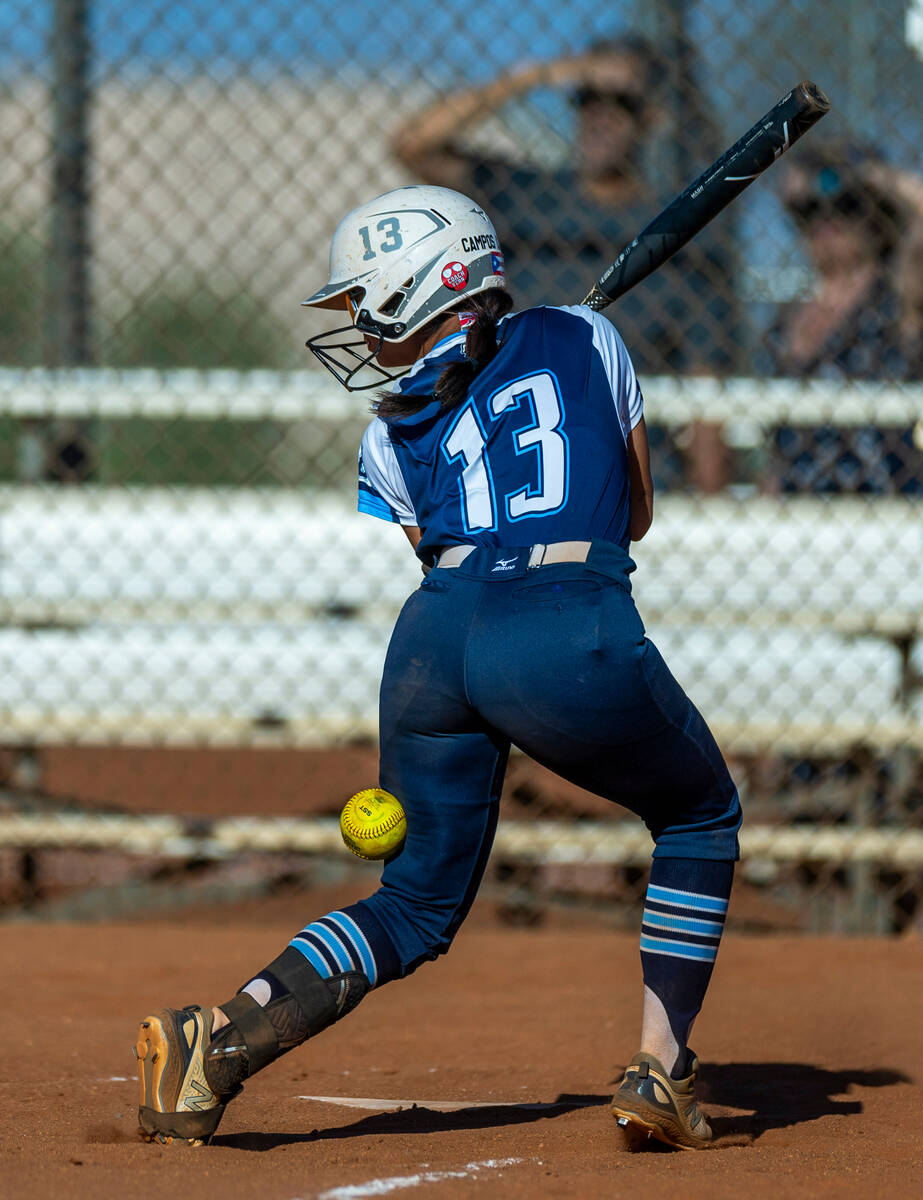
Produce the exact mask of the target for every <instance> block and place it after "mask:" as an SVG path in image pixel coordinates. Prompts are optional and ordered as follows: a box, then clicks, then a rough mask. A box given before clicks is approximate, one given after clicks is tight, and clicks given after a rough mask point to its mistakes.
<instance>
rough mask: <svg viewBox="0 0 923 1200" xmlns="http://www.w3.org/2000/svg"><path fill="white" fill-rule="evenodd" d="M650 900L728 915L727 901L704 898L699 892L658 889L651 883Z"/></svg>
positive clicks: (648, 894) (711, 897) (649, 886)
mask: <svg viewBox="0 0 923 1200" xmlns="http://www.w3.org/2000/svg"><path fill="white" fill-rule="evenodd" d="M647 898H648V900H658V901H659V902H660V903H661V904H675V905H676V906H677V907H678V908H701V909H702V910H704V911H705V912H713V913H722V914H724V913H726V912H727V910H728V902H727V900H722V899H720V898H719V897H718V896H703V895H701V894H700V893H699V892H681V891H678V890H677V889H676V888H665V887H658V886H657V885H656V884H654V883H651V884H649V885H648V888H647Z"/></svg>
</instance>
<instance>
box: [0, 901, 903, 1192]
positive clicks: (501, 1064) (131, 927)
mask: <svg viewBox="0 0 923 1200" xmlns="http://www.w3.org/2000/svg"><path fill="white" fill-rule="evenodd" d="M312 912H313V908H312ZM302 915H304V914H302V913H300V912H299V913H298V914H297V915H295V916H294V918H293V920H287V921H280V920H279V917H278V914H277V913H271V914H264V915H263V916H262V918H261V917H259V915H258V914H254V918H255V919H253V920H251V921H248V922H247V923H245V924H239V925H238V926H237V927H236V928H234V927H230V926H231V924H232V923H231V922H219V921H217V920H215V919H214V918H212V919H211V920H206V919H203V920H201V921H200V920H198V919H196V920H192V919H190V920H188V921H186V922H185V923H176V924H174V925H167V924H163V923H159V924H147V925H143V924H127V923H125V924H110V925H27V924H22V925H7V926H6V927H5V928H4V930H3V962H2V968H3V969H2V974H0V1012H2V1016H3V1024H2V1029H3V1044H2V1049H0V1080H2V1097H3V1111H4V1114H5V1120H4V1121H3V1125H2V1133H0V1159H2V1167H0V1171H2V1179H3V1183H2V1188H0V1191H2V1193H3V1195H4V1196H10V1197H14V1196H15V1197H30V1198H31V1197H36V1198H37V1197H43V1198H44V1197H47V1196H52V1195H55V1196H68V1197H84V1196H87V1197H90V1196H92V1197H93V1198H94V1200H109V1198H110V1197H125V1196H130V1197H148V1196H150V1197H158V1198H162V1200H163V1198H167V1197H173V1196H195V1197H197V1200H211V1198H214V1200H228V1197H237V1196H257V1197H260V1200H295V1198H296V1197H298V1198H303V1200H307V1198H308V1197H314V1198H319V1197H324V1198H325V1200H352V1198H354V1197H362V1196H381V1195H394V1196H402V1195H413V1196H417V1197H423V1196H426V1197H429V1196H438V1197H446V1200H452V1198H453V1197H466V1196H478V1197H487V1196H496V1197H504V1198H506V1197H511V1198H514V1200H516V1198H520V1197H521V1198H525V1197H530V1198H531V1197H579V1198H581V1200H582V1198H584V1197H597V1196H600V1197H605V1196H616V1195H621V1194H623V1193H624V1192H625V1191H626V1189H628V1188H632V1187H634V1188H644V1192H643V1194H644V1195H645V1196H650V1197H661V1196H673V1195H682V1196H687V1197H688V1196H708V1197H710V1198H714V1200H724V1198H730V1197H732V1196H733V1197H735V1198H736V1197H740V1196H741V1195H745V1196H746V1197H747V1200H753V1198H755V1197H770V1196H772V1197H774V1198H776V1197H779V1196H785V1197H788V1196H791V1197H799V1198H801V1197H815V1196H817V1197H828V1196H837V1197H839V1196H843V1197H847V1196H848V1197H859V1196H861V1197H870V1196H888V1197H889V1198H892V1197H901V1198H902V1200H903V1198H908V1197H918V1196H923V1150H921V1147H923V1091H921V1087H920V1084H921V1080H923V1021H921V1017H920V1013H921V1009H920V996H921V995H923V942H921V941H920V939H919V938H904V939H902V940H900V941H883V940H882V941H872V940H850V941H846V940H834V939H807V938H805V939H800V938H779V939H768V938H765V939H760V938H753V937H745V936H734V935H729V936H728V937H727V938H726V939H725V945H724V946H723V948H722V951H721V955H720V958H719V963H718V969H717V972H716V976H715V980H714V983H713V987H712V992H711V994H710V996H709V1003H708V1007H707V1010H706V1012H705V1013H704V1014H703V1016H702V1017H701V1018H700V1021H699V1024H698V1027H697V1030H696V1037H695V1039H694V1041H695V1045H696V1048H697V1049H698V1051H699V1053H700V1055H701V1057H702V1059H703V1063H704V1066H703V1076H702V1078H703V1093H704V1095H705V1098H706V1101H707V1104H708V1107H709V1111H710V1112H711V1114H712V1115H713V1117H714V1126H715V1129H716V1132H717V1134H718V1135H719V1138H718V1145H717V1148H716V1149H715V1150H712V1151H708V1152H703V1153H698V1154H682V1153H677V1152H669V1151H664V1152H647V1153H643V1154H631V1153H629V1152H628V1151H627V1150H626V1148H625V1146H624V1144H623V1143H622V1141H621V1135H620V1134H619V1132H618V1129H617V1127H616V1125H615V1123H614V1122H613V1120H612V1118H611V1116H610V1115H609V1113H608V1109H607V1102H608V1100H609V1097H610V1095H611V1092H612V1089H613V1085H614V1081H615V1080H616V1079H617V1077H618V1075H619V1072H620V1067H621V1065H622V1064H623V1063H625V1062H626V1061H627V1059H628V1058H629V1057H630V1055H631V1054H632V1053H633V1052H634V1050H635V1049H636V1046H635V1039H636V1035H637V1025H638V1009H637V999H638V995H637V994H638V990H639V966H638V951H637V942H636V940H635V938H634V937H631V936H628V935H625V934H619V933H609V932H604V931H595V930H590V931H587V930H580V931H576V930H575V931H568V930H549V931H541V932H531V931H529V932H526V931H516V930H496V929H492V928H489V927H488V926H487V925H486V923H484V922H479V921H478V920H477V918H476V916H475V917H474V918H473V919H472V922H471V924H469V926H467V927H466V928H465V930H463V931H462V933H461V935H460V937H459V939H458V941H457V944H456V946H455V948H454V949H453V952H452V954H451V955H449V956H448V958H446V959H444V960H442V961H440V962H439V963H436V964H433V965H431V966H428V967H425V968H423V969H422V970H421V971H419V972H418V973H417V975H416V976H415V977H414V978H413V979H411V980H409V981H406V982H404V983H401V984H397V985H392V986H390V987H388V988H385V989H382V991H381V992H380V993H373V994H372V995H371V996H370V997H369V998H368V999H367V1000H366V1001H365V1002H364V1003H363V1005H362V1007H361V1008H360V1009H359V1011H358V1012H357V1013H355V1014H354V1015H353V1016H352V1017H351V1018H350V1019H349V1020H347V1021H344V1022H343V1023H342V1024H340V1025H338V1026H337V1027H335V1028H334V1029H332V1030H329V1031H328V1032H327V1033H326V1034H324V1035H322V1036H321V1037H319V1038H318V1039H317V1041H316V1043H312V1044H311V1045H309V1046H306V1047H302V1048H300V1049H298V1050H296V1051H294V1052H293V1053H292V1054H290V1055H288V1056H287V1057H286V1058H284V1059H283V1060H282V1061H281V1062H279V1063H277V1064H275V1065H274V1066H273V1067H271V1068H270V1069H269V1070H268V1071H266V1072H265V1073H263V1074H262V1075H260V1076H259V1077H257V1078H256V1079H254V1080H252V1081H251V1082H250V1083H249V1084H248V1085H247V1087H246V1090H245V1092H244V1094H243V1095H242V1096H241V1097H240V1098H239V1099H238V1100H237V1101H235V1102H234V1103H233V1104H232V1105H231V1107H230V1108H229V1109H228V1112H227V1115H226V1117H225V1120H224V1123H223V1124H222V1126H221V1129H220V1131H219V1134H218V1136H216V1138H215V1140H214V1143H213V1144H212V1146H210V1147H207V1148H203V1149H198V1150H191V1149H188V1148H180V1147H160V1146H148V1145H144V1144H142V1143H140V1142H139V1141H138V1140H137V1139H136V1133H135V1117H136V1113H135V1107H136V1102H137V1101H136V1085H135V1083H134V1082H133V1081H132V1079H131V1078H130V1077H131V1076H133V1075H134V1059H133V1057H132V1055H131V1053H130V1046H131V1044H132V1042H133V1040H134V1035H135V1029H136V1022H137V1019H138V1018H139V1016H142V1015H143V1014H144V1013H145V1012H146V1011H147V1010H148V1008H149V1007H156V1006H159V1005H161V1004H164V1003H169V1004H182V1003H188V1002H190V1001H192V1000H199V1001H202V1002H206V1001H207V1002H214V1001H216V1000H220V999H225V998H227V997H228V996H229V995H230V993H231V992H232V991H233V990H234V989H235V987H236V986H237V985H238V984H239V983H240V982H241V981H242V980H243V979H245V978H246V975H247V973H248V971H250V970H253V969H256V968H258V967H259V966H261V965H262V964H263V963H264V962H266V961H267V960H268V959H269V958H271V957H273V956H274V955H275V954H276V953H277V951H278V950H279V949H280V948H281V946H282V945H283V944H284V942H285V941H286V940H287V938H288V936H289V934H290V933H291V931H292V929H293V928H294V927H295V925H297V922H298V920H299V918H300V917H301V916H302ZM308 1096H310V1097H315V1098H316V1097H327V1098H331V1097H333V1098H338V1099H339V1100H341V1101H345V1100H352V1101H354V1102H355V1101H356V1100H358V1101H359V1102H360V1104H364V1105H365V1107H361V1106H347V1105H346V1104H345V1103H331V1102H327V1101H324V1100H319V1099H305V1098H304V1097H308ZM376 1101H377V1102H379V1104H378V1107H377V1108H376V1107H375V1102H376ZM414 1105H415V1107H414ZM428 1105H429V1106H428ZM432 1105H438V1108H434V1107H430V1106H432ZM389 1109H390V1110H391V1111H385V1110H389Z"/></svg>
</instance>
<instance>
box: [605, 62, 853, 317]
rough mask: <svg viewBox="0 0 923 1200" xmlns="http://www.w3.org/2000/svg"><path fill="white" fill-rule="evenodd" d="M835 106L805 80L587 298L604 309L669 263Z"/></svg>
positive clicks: (634, 245) (714, 165) (669, 209)
mask: <svg viewBox="0 0 923 1200" xmlns="http://www.w3.org/2000/svg"><path fill="white" fill-rule="evenodd" d="M829 110H830V101H829V100H828V99H827V97H826V96H825V95H824V93H823V92H822V91H821V90H820V88H819V87H818V86H817V84H815V83H811V82H809V81H808V80H804V81H803V82H802V83H799V84H798V86H797V87H796V88H793V89H792V91H790V92H789V93H788V95H787V96H783V97H782V99H781V100H780V101H779V103H778V104H776V105H775V107H774V108H771V109H770V110H769V112H768V113H766V115H765V116H764V117H761V118H760V120H759V121H757V123H756V124H755V125H754V126H753V128H752V129H750V130H748V131H747V133H745V134H744V136H743V137H742V138H740V140H739V141H737V142H735V143H734V145H733V146H731V147H730V149H728V150H725V152H724V153H723V154H722V155H721V157H720V158H718V159H716V160H715V161H714V162H713V163H712V164H711V166H710V167H708V168H707V169H706V170H705V171H703V172H702V174H701V175H700V176H699V177H698V179H696V180H695V181H694V182H693V183H691V184H690V185H689V186H688V187H687V188H686V190H685V191H684V192H682V193H681V194H680V195H679V196H677V197H676V199H675V200H673V201H671V203H670V204H668V205H667V207H666V208H665V209H664V210H663V211H662V212H661V213H658V215H657V216H656V217H654V219H653V221H651V222H650V224H648V225H645V227H644V229H642V231H641V232H640V233H639V234H638V236H637V237H636V238H635V239H634V241H633V242H630V243H629V244H628V245H627V246H626V247H625V249H624V250H623V251H622V252H621V254H620V255H619V256H618V258H617V259H616V260H615V262H613V263H612V265H611V266H610V267H608V268H607V270H606V271H604V272H603V274H602V275H601V276H600V279H599V281H598V282H597V284H596V286H595V287H594V288H593V290H592V291H591V292H590V294H589V295H588V296H587V297H586V298H585V299H584V301H583V303H584V304H587V305H589V306H590V308H595V309H597V310H598V309H602V308H605V307H606V305H607V304H610V303H611V302H612V301H613V300H616V299H618V297H619V296H622V295H624V294H625V292H627V291H628V290H629V289H630V288H633V287H634V286H635V284H636V283H640V282H641V280H642V279H645V278H646V277H647V276H648V275H650V274H651V272H652V271H655V270H656V269H657V268H658V267H659V266H661V265H662V264H663V263H665V262H666V261H667V259H668V258H670V257H671V256H672V255H674V254H675V253H676V251H677V250H679V249H680V248H681V247H682V246H685V244H686V243H687V242H688V241H689V239H690V238H692V237H695V235H696V234H697V233H698V232H699V230H701V229H703V228H704V227H705V226H706V225H707V224H708V222H709V221H710V220H711V219H712V218H713V217H714V216H716V215H717V214H718V213H719V212H721V210H722V209H723V208H724V207H725V206H726V205H728V204H730V202H731V201H732V200H733V199H734V197H735V196H739V195H740V193H741V192H742V191H743V190H744V188H746V187H749V186H750V184H751V183H752V182H753V180H754V179H756V178H757V177H758V176H759V175H761V174H762V173H763V171H765V170H766V168H767V167H771V166H772V164H773V163H774V162H775V161H776V159H777V158H779V157H781V155H783V154H784V153H785V151H786V150H788V148H789V147H790V146H793V145H794V144H795V142H797V141H798V139H799V138H800V137H801V136H802V135H803V134H805V133H807V131H808V130H809V129H810V128H811V126H812V125H814V124H816V122H817V121H819V120H820V118H821V117H822V116H824V114H825V113H827V112H829Z"/></svg>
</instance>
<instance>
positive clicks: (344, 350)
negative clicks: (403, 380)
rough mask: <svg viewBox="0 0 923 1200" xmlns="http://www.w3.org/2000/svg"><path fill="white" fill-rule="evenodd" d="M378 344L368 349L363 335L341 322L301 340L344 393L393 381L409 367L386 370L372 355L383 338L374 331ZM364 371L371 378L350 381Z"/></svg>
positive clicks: (375, 352)
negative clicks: (333, 327) (357, 381)
mask: <svg viewBox="0 0 923 1200" xmlns="http://www.w3.org/2000/svg"><path fill="white" fill-rule="evenodd" d="M377 336H378V344H377V345H376V346H374V347H373V348H372V349H371V350H370V349H369V347H368V343H367V342H366V340H365V338H364V337H363V336H362V334H361V333H360V332H359V330H358V329H357V328H356V326H355V325H341V326H340V327H339V328H338V329H328V330H327V331H326V332H325V333H318V334H316V335H315V336H314V337H312V338H308V340H307V341H306V342H305V345H306V346H307V348H308V349H309V350H310V351H311V353H312V354H313V355H314V357H315V358H316V359H317V361H318V362H319V363H321V364H322V365H323V366H325V367H326V368H327V370H328V371H329V372H330V374H331V375H332V376H333V377H334V379H336V381H337V382H338V383H341V384H342V385H343V387H345V388H346V390H347V391H348V392H365V391H368V390H369V389H370V388H376V387H377V388H380V387H382V386H383V385H384V384H386V383H393V381H394V380H395V379H399V378H400V377H401V375H405V374H406V373H407V371H408V370H409V369H410V368H409V367H401V368H400V369H399V370H395V371H388V370H386V369H385V368H384V367H380V366H379V365H378V363H377V362H376V361H375V355H376V354H378V352H379V350H381V347H382V343H383V342H384V338H383V337H382V336H381V334H378V335H377ZM362 371H365V373H366V376H368V375H369V374H371V376H372V378H370V379H368V380H367V382H362V383H354V382H353V380H354V379H355V378H356V377H357V376H359V375H360V372H362Z"/></svg>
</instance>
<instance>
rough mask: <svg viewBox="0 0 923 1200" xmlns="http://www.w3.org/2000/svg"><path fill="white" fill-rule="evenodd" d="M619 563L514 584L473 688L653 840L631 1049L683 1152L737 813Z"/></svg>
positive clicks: (548, 571)
mask: <svg viewBox="0 0 923 1200" xmlns="http://www.w3.org/2000/svg"><path fill="white" fill-rule="evenodd" d="M594 549H595V548H594ZM624 562H625V556H621V553H620V552H618V551H617V550H616V549H615V548H613V554H612V562H611V571H610V572H609V574H607V573H606V572H605V571H604V570H601V569H600V568H604V567H608V566H609V565H610V564H609V563H608V562H607V561H606V560H605V559H603V560H602V561H600V558H597V560H596V567H595V570H594V569H589V568H591V566H592V563H593V560H592V558H591V560H590V562H588V564H587V568H588V569H586V570H585V569H583V568H573V569H571V568H568V567H564V566H554V567H549V568H542V570H541V571H539V572H535V575H534V581H533V579H531V578H530V580H529V581H528V583H527V585H525V586H518V587H516V589H515V597H514V598H513V600H512V602H511V603H512V609H513V617H512V619H511V620H510V621H509V622H508V623H507V624H503V622H502V618H501V616H500V614H499V613H498V615H497V619H496V620H495V621H494V622H492V623H488V622H486V621H485V622H484V623H483V626H482V627H483V628H484V629H485V634H484V645H483V646H482V648H481V656H482V657H483V658H484V659H485V661H487V660H489V661H490V662H491V663H492V674H491V677H490V678H488V677H487V676H485V677H484V678H483V679H478V678H477V677H476V675H475V676H473V677H472V680H471V686H472V692H473V694H474V695H475V696H476V698H478V700H479V702H481V703H482V704H483V711H484V712H485V715H486V716H487V717H488V719H489V720H490V721H491V722H492V723H493V724H495V725H497V726H498V727H499V728H502V729H503V731H504V732H505V733H508V734H509V735H510V737H511V739H512V741H513V742H514V743H515V744H516V745H518V746H520V747H521V748H522V749H524V750H525V751H526V752H527V753H529V754H530V755H532V756H533V757H534V758H536V759H537V760H538V761H539V762H541V763H543V764H544V765H546V766H548V767H550V768H551V769H552V770H554V771H556V772H557V773H559V774H561V775H562V776H564V777H565V778H567V779H569V780H570V781H572V782H574V783H577V784H578V785H580V786H581V787H585V788H587V789H589V790H591V791H594V792H597V793H598V794H600V795H604V796H607V797H608V798H610V799H612V800H614V801H616V802H618V803H619V804H622V805H624V806H625V807H627V808H630V809H632V810H633V811H635V812H637V813H639V814H640V815H641V816H642V818H643V819H644V820H645V822H646V823H647V825H648V827H649V829H650V830H651V833H652V836H653V838H654V841H655V851H654V863H653V866H652V874H651V882H650V885H649V890H648V896H647V901H646V906H645V918H644V927H643V931H642V948H641V958H642V967H643V973H644V983H645V997H646V1000H647V1003H646V1006H645V1020H644V1027H643V1041H642V1049H643V1051H644V1052H645V1053H646V1054H647V1055H648V1057H649V1059H650V1060H651V1061H652V1062H654V1061H656V1063H657V1067H658V1069H659V1072H660V1073H662V1075H663V1076H664V1077H665V1079H666V1080H667V1081H669V1082H668V1083H667V1087H668V1088H672V1089H673V1091H674V1092H675V1093H676V1097H675V1101H674V1102H672V1103H673V1106H674V1107H677V1106H679V1107H680V1108H682V1109H683V1112H682V1113H680V1114H679V1119H680V1124H682V1125H683V1133H684V1136H685V1139H686V1141H687V1142H688V1143H692V1144H699V1143H700V1142H702V1141H704V1140H706V1139H707V1138H708V1137H709V1136H710V1131H708V1129H707V1124H705V1123H704V1122H700V1120H699V1119H698V1118H699V1114H698V1110H695V1109H694V1108H693V1107H692V1104H691V1100H690V1103H689V1104H687V1103H686V1101H687V1099H689V1098H690V1097H691V1089H692V1081H693V1080H694V1074H695V1062H694V1056H692V1055H691V1054H690V1053H689V1052H688V1047H687V1041H688V1036H689V1030H690V1028H691V1024H692V1021H693V1019H694V1017H695V1015H696V1013H697V1012H698V1011H699V1009H700V1007H701V1004H702V1001H703V999H704V996H705V992H706V990H707V987H708V983H709V980H710V977H711V973H712V968H713V965H714V960H715V956H716V954H717V949H718V944H719V941H720V937H721V931H722V928H723V922H724V915H725V912H726V909H727V901H728V896H729V894H730V888H731V881H732V878H733V864H734V861H735V860H736V858H737V854H738V848H737V830H738V828H739V825H740V805H739V801H738V797H737V791H736V788H735V787H734V784H733V781H732V780H731V778H730V775H729V773H728V771H727V767H726V765H725V763H724V760H723V758H722V757H721V754H720V752H719V751H718V748H717V746H716V745H715V742H714V739H713V738H712V736H711V733H710V732H709V730H708V728H707V726H706V725H705V722H704V721H703V720H702V718H701V716H700V715H699V714H698V712H697V711H696V710H695V708H694V706H693V705H692V704H691V702H690V701H689V699H688V697H686V695H685V693H684V692H683V691H682V689H681V688H680V686H679V685H678V683H677V682H676V680H675V679H674V678H673V677H672V675H671V674H670V673H669V671H668V670H667V668H666V666H665V665H664V663H663V660H662V659H661V657H660V655H659V653H658V652H657V650H656V648H655V647H654V646H653V645H652V644H651V643H650V642H648V641H647V640H646V639H645V637H644V630H643V626H642V624H641V622H640V619H639V618H638V616H637V613H636V612H635V609H634V606H633V603H632V601H631V598H630V593H629V590H628V586H627V578H626V576H625V572H624V568H623V564H624ZM501 681H502V682H501ZM661 1064H664V1065H661ZM645 1070H646V1071H648V1072H649V1071H650V1070H651V1066H650V1064H649V1065H648V1067H647V1068H645ZM644 1078H645V1079H646V1078H647V1076H646V1075H645V1076H644ZM646 1088H647V1084H646V1083H643V1085H642V1090H646Z"/></svg>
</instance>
